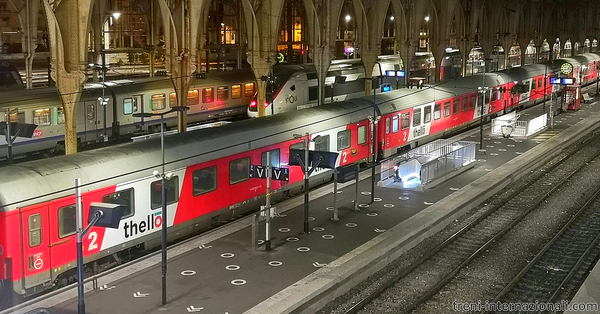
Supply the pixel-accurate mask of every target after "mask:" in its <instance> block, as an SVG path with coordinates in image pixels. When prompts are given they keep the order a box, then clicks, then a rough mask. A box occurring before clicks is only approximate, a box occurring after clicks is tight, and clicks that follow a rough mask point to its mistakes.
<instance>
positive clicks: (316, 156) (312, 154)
mask: <svg viewBox="0 0 600 314" xmlns="http://www.w3.org/2000/svg"><path fill="white" fill-rule="evenodd" d="M304 155H305V150H304V149H290V160H289V165H290V166H300V162H298V159H297V158H296V156H298V157H299V158H300V160H301V161H302V162H304ZM338 155H339V153H333V152H325V151H318V150H309V151H308V165H309V166H311V167H314V165H315V164H316V163H317V161H318V160H320V162H319V164H318V167H319V168H327V169H334V168H335V162H336V160H337V157H338Z"/></svg>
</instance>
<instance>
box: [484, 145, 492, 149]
mask: <svg viewBox="0 0 600 314" xmlns="http://www.w3.org/2000/svg"><path fill="white" fill-rule="evenodd" d="M485 147H487V148H494V145H485Z"/></svg>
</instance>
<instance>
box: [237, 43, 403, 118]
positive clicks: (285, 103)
mask: <svg viewBox="0 0 600 314" xmlns="http://www.w3.org/2000/svg"><path fill="white" fill-rule="evenodd" d="M400 69H401V63H400V58H399V57H398V56H394V55H390V56H380V57H379V58H378V61H377V63H376V64H375V66H374V68H373V72H372V76H373V77H376V78H379V79H380V80H374V87H375V88H376V89H380V90H381V89H382V88H384V87H385V88H386V89H388V90H392V89H398V88H399V87H400V86H401V85H404V83H402V84H401V83H400V79H401V78H400V77H398V78H396V77H395V76H394V77H388V76H386V75H385V74H386V73H389V71H394V73H396V71H398V72H400ZM402 73H404V72H402ZM364 78H365V69H364V66H363V64H362V61H361V60H360V59H341V60H333V61H332V62H331V65H330V66H329V69H328V71H327V76H326V78H325V88H324V93H325V95H324V97H325V99H324V104H328V103H332V102H336V101H344V100H346V99H352V98H356V97H361V96H363V95H364V94H365V81H364ZM318 88H319V87H318V80H317V72H316V69H315V67H314V65H312V64H298V65H290V64H277V65H275V66H273V71H272V74H271V78H269V80H268V81H267V92H266V99H267V100H266V102H265V103H264V107H265V115H267V116H270V115H274V114H279V113H283V112H288V111H295V110H298V109H304V108H309V107H313V106H317V105H318V98H319V91H318ZM248 117H250V118H257V117H258V102H257V99H256V97H255V98H254V99H252V102H251V103H250V106H248Z"/></svg>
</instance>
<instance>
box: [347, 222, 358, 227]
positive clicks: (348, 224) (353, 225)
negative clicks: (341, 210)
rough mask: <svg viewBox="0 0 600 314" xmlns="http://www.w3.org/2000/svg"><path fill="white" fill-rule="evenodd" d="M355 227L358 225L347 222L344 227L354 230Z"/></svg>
mask: <svg viewBox="0 0 600 314" xmlns="http://www.w3.org/2000/svg"><path fill="white" fill-rule="evenodd" d="M356 226H358V225H357V224H355V223H353V222H349V223H347V224H346V227H348V228H354V227H356Z"/></svg>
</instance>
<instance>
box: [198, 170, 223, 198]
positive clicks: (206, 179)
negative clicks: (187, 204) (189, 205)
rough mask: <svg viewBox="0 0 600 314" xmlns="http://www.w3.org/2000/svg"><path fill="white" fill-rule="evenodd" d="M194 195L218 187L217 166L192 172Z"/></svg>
mask: <svg viewBox="0 0 600 314" xmlns="http://www.w3.org/2000/svg"><path fill="white" fill-rule="evenodd" d="M192 188H193V190H194V191H193V195H194V196H199V195H202V194H206V193H208V192H211V191H214V190H216V189H217V166H212V167H208V168H204V169H199V170H196V171H194V172H193V173H192Z"/></svg>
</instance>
